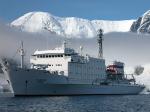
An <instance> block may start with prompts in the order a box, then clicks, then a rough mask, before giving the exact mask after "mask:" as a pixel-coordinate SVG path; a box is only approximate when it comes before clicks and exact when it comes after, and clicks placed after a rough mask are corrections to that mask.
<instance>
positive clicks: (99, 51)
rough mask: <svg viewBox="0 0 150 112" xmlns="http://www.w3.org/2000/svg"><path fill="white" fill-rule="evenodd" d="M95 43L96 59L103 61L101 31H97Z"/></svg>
mask: <svg viewBox="0 0 150 112" xmlns="http://www.w3.org/2000/svg"><path fill="white" fill-rule="evenodd" d="M97 37H98V38H97V42H98V47H99V50H98V58H100V59H103V30H102V29H99V30H98V34H97Z"/></svg>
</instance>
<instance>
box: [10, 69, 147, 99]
mask: <svg viewBox="0 0 150 112" xmlns="http://www.w3.org/2000/svg"><path fill="white" fill-rule="evenodd" d="M8 75H9V76H8V77H9V80H10V82H11V84H12V88H13V92H14V94H15V95H16V96H17V95H125V94H139V93H140V92H141V91H142V90H143V88H144V87H143V86H140V85H130V84H113V85H97V84H83V83H72V82H70V81H69V80H68V78H67V77H66V76H59V75H52V74H49V73H47V72H45V71H42V70H34V69H33V70H32V69H31V70H25V69H17V70H10V71H9V73H8Z"/></svg>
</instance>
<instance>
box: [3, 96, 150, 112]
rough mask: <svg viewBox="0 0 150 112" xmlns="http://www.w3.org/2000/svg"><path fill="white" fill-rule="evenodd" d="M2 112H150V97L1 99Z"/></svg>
mask: <svg viewBox="0 0 150 112" xmlns="http://www.w3.org/2000/svg"><path fill="white" fill-rule="evenodd" d="M0 112H150V95H124V96H122V95H112V96H106V95H94V96H61V97H60V96H59V97H14V98H0Z"/></svg>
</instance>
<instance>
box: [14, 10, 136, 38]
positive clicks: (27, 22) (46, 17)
mask: <svg viewBox="0 0 150 112" xmlns="http://www.w3.org/2000/svg"><path fill="white" fill-rule="evenodd" d="M133 21H134V20H122V21H107V20H92V21H90V20H87V19H82V18H76V17H66V18H61V17H56V16H53V15H52V14H50V13H47V12H30V13H27V14H25V15H23V16H22V17H20V18H18V19H16V20H14V21H13V22H12V23H11V26H14V27H16V28H18V29H20V30H22V31H26V32H33V33H45V32H51V33H56V34H58V35H63V36H67V37H88V38H90V37H94V36H96V32H97V30H98V29H99V28H102V29H103V30H104V33H109V32H127V31H129V30H130V27H131V25H132V23H133Z"/></svg>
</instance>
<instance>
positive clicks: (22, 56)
mask: <svg viewBox="0 0 150 112" xmlns="http://www.w3.org/2000/svg"><path fill="white" fill-rule="evenodd" d="M20 56H21V63H20V64H21V65H20V67H21V68H23V65H24V49H23V41H21V48H20Z"/></svg>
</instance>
